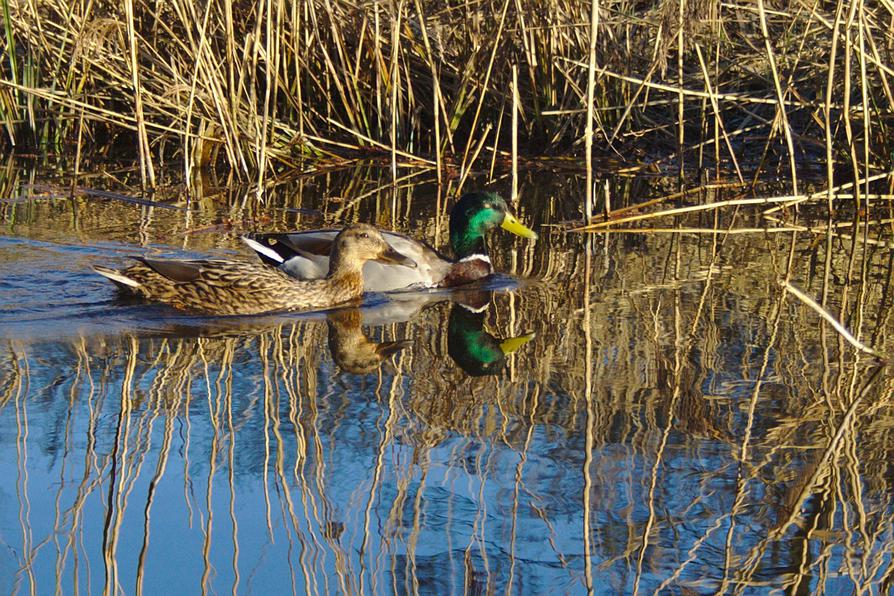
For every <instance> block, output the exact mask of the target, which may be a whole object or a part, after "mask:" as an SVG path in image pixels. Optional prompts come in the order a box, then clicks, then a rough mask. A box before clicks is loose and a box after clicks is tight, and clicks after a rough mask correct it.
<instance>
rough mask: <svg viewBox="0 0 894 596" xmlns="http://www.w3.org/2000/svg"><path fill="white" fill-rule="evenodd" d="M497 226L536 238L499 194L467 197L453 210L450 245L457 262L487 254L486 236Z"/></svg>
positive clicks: (474, 194)
mask: <svg viewBox="0 0 894 596" xmlns="http://www.w3.org/2000/svg"><path fill="white" fill-rule="evenodd" d="M497 226H501V227H502V228H503V229H505V230H508V231H510V232H512V233H513V234H517V235H519V236H522V237H523V238H536V237H537V234H535V233H534V232H533V231H531V230H530V229H528V228H527V227H525V226H524V225H523V224H522V223H521V222H519V221H518V219H516V217H515V216H514V215H513V214H512V212H511V211H510V210H509V206H508V205H506V201H504V200H503V197H501V196H500V195H498V194H496V193H493V192H469V193H466V194H464V195H463V196H462V197H461V198H460V199H459V201H457V203H456V205H454V206H453V209H452V210H451V211H450V246H451V248H453V253H454V254H455V255H456V257H457V258H458V259H462V258H464V257H467V256H469V255H473V254H485V249H484V236H485V234H487V233H488V232H489V231H490V230H491V229H493V228H495V227H497Z"/></svg>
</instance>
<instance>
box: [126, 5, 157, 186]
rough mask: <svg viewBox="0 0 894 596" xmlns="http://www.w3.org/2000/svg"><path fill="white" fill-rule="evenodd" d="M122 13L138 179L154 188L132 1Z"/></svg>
mask: <svg viewBox="0 0 894 596" xmlns="http://www.w3.org/2000/svg"><path fill="white" fill-rule="evenodd" d="M124 11H125V14H126V19H127V39H128V44H129V52H130V74H131V77H132V78H131V82H132V84H133V98H134V114H135V118H136V121H137V145H138V147H139V155H140V178H141V179H142V181H143V188H144V189H148V188H153V187H155V169H154V168H153V167H152V153H151V152H152V148H151V147H150V145H149V136H148V134H147V132H146V122H145V117H144V115H143V89H142V86H141V85H140V69H139V64H138V61H137V33H136V30H135V28H134V15H133V0H124Z"/></svg>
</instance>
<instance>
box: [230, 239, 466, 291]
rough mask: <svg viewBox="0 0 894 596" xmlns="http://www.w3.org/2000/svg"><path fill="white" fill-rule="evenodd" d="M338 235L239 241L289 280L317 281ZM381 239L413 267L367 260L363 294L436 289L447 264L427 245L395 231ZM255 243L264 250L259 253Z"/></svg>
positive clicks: (327, 270) (323, 273)
mask: <svg viewBox="0 0 894 596" xmlns="http://www.w3.org/2000/svg"><path fill="white" fill-rule="evenodd" d="M338 232H339V230H311V231H307V232H292V233H287V234H255V235H254V236H252V237H251V238H250V239H245V238H243V240H245V241H246V244H248V245H249V246H250V247H251V248H252V249H253V250H255V252H257V253H258V254H259V256H260V257H261V258H262V259H263V260H264V261H265V262H268V263H271V264H273V265H279V266H280V267H281V268H282V270H283V271H285V272H286V273H288V274H289V275H291V276H292V277H296V278H298V279H320V278H323V277H326V275H327V274H328V272H329V253H330V251H331V250H332V241H333V240H334V239H335V236H336V234H338ZM382 236H383V237H384V238H385V241H386V242H388V244H390V245H391V248H393V249H394V250H396V251H397V252H399V253H401V254H403V255H405V256H407V257H409V258H411V259H413V261H415V262H416V268H411V267H404V266H402V265H393V264H386V263H379V262H377V261H369V262H367V263H366V264H365V265H364V266H363V287H364V290H366V291H367V292H390V291H392V290H399V289H404V288H409V287H419V288H428V287H433V286H437V285H438V284H439V283H440V282H441V280H443V279H444V277H445V276H446V275H447V273H448V272H449V271H450V267H451V265H452V264H451V262H450V261H449V260H447V259H446V258H444V257H443V256H442V255H441V254H439V253H438V251H436V250H435V249H434V248H432V247H431V246H429V245H428V244H426V243H424V242H420V241H418V240H414V239H413V238H410V237H409V236H405V235H404V234H398V233H397V232H382ZM249 240H251V242H249ZM256 244H257V245H259V246H260V247H262V248H263V249H264V250H259V249H258V248H257V247H256ZM271 253H272V254H271ZM273 255H275V256H273ZM279 259H281V260H279Z"/></svg>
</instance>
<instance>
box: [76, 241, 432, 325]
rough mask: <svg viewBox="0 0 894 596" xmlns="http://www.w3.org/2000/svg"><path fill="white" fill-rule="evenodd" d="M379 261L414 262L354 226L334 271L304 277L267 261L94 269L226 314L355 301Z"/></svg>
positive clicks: (126, 285) (187, 305) (339, 245)
mask: <svg viewBox="0 0 894 596" xmlns="http://www.w3.org/2000/svg"><path fill="white" fill-rule="evenodd" d="M369 260H379V261H382V262H386V263H392V264H396V265H404V266H405V267H415V263H414V262H413V261H412V260H410V259H408V258H407V257H405V256H404V255H402V254H400V253H398V252H397V251H395V250H394V249H393V248H391V247H390V246H389V245H388V243H387V242H385V240H384V239H383V238H382V235H381V233H379V231H378V230H376V229H375V228H374V227H372V226H369V225H365V224H354V225H351V226H348V227H346V228H344V229H343V230H342V231H341V232H339V233H338V235H337V236H336V237H335V240H334V241H333V242H332V252H331V254H330V259H329V274H328V275H327V276H326V277H324V278H323V279H319V280H313V281H299V280H297V279H295V278H293V277H291V276H289V275H286V274H285V273H283V272H282V271H280V270H278V269H275V268H273V267H268V266H267V265H264V264H262V263H250V262H244V261H225V260H197V261H182V260H176V259H163V260H159V259H147V258H139V257H138V258H137V261H138V263H136V264H135V265H132V266H130V267H128V268H127V269H124V270H123V271H116V270H114V269H108V268H105V267H99V266H96V267H94V268H93V269H94V270H95V271H96V272H97V273H99V274H101V275H104V276H105V277H107V278H109V279H111V280H112V281H113V282H115V284H116V285H117V286H118V287H119V288H120V289H122V290H124V291H127V292H130V293H132V294H136V295H138V296H141V297H143V298H148V299H149V300H153V301H156V302H164V303H166V304H169V305H171V306H174V307H176V308H180V309H186V310H193V311H199V312H205V313H213V314H221V315H248V314H259V313H265V312H273V311H295V310H312V309H321V308H328V307H330V306H334V305H336V304H340V303H344V302H348V301H351V300H356V299H357V298H360V296H361V295H362V294H363V278H362V274H361V270H362V268H363V264H364V263H365V262H367V261H369Z"/></svg>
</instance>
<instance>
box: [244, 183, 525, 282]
mask: <svg viewBox="0 0 894 596" xmlns="http://www.w3.org/2000/svg"><path fill="white" fill-rule="evenodd" d="M496 226H500V227H502V228H503V229H504V230H508V231H509V232H512V233H513V234H517V235H519V236H521V237H523V238H532V239H533V238H537V234H536V233H535V232H533V231H532V230H530V229H528V228H527V227H526V226H525V225H523V224H522V223H521V222H520V221H518V219H516V217H515V216H514V215H513V214H512V212H511V211H510V210H509V207H508V206H507V205H506V201H504V200H503V198H502V197H501V196H500V195H498V194H496V193H492V192H470V193H467V194H465V195H463V196H462V198H461V199H460V200H459V201H458V202H457V203H456V205H455V206H454V207H453V209H452V210H451V211H450V246H451V248H452V249H453V253H454V254H455V255H456V260H450V259H448V258H446V257H444V256H442V255H441V254H439V253H438V252H437V251H436V250H435V249H433V248H432V247H431V246H429V245H428V244H425V243H423V242H419V241H418V240H414V239H412V238H409V237H408V236H404V235H403V234H398V233H396V232H383V233H382V235H383V236H384V238H385V240H386V241H387V242H388V244H390V245H391V246H392V247H393V248H394V249H395V250H397V251H398V252H400V253H401V254H403V255H406V256H407V257H409V258H410V259H412V260H413V261H414V262H415V263H416V268H415V269H411V268H408V267H402V266H395V265H393V264H384V265H383V264H380V263H373V262H370V263H367V264H366V265H365V266H364V268H363V283H364V289H365V290H367V291H369V292H389V291H391V290H399V289H403V288H410V287H413V288H433V287H445V288H446V287H453V286H458V285H460V284H465V283H469V282H472V281H475V280H478V279H481V278H483V277H487V276H488V275H490V274H491V273H493V272H494V268H493V265H491V262H490V258H489V257H488V256H487V249H486V248H485V245H484V236H485V235H486V234H487V232H489V231H490V230H491V229H493V228H495V227H496ZM335 234H336V231H335V230H311V231H308V232H295V233H291V234H258V235H255V236H253V237H251V238H248V237H243V238H242V239H243V240H244V241H245V243H246V244H248V245H249V246H250V247H251V248H252V249H253V250H254V251H255V252H257V253H258V256H260V257H261V259H262V260H264V261H265V262H266V263H269V264H271V265H274V266H277V267H280V268H281V269H282V270H283V271H285V272H286V273H288V274H289V275H292V276H294V277H297V278H298V279H319V278H320V277H323V276H324V275H325V274H326V271H327V269H328V266H329V257H328V255H329V246H330V245H331V244H332V239H333V238H334V237H335Z"/></svg>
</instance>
